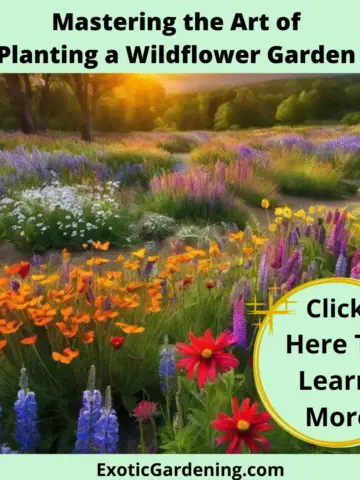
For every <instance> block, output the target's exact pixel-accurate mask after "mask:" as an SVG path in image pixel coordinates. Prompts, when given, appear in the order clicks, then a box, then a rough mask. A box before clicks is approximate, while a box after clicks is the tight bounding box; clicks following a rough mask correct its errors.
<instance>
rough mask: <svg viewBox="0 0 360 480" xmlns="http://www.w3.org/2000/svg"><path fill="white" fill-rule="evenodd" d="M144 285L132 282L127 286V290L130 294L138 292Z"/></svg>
mask: <svg viewBox="0 0 360 480" xmlns="http://www.w3.org/2000/svg"><path fill="white" fill-rule="evenodd" d="M143 285H144V283H143V282H132V283H129V284H128V285H126V287H125V289H126V291H127V292H128V293H132V292H135V290H138V289H139V288H141V287H142V286H143Z"/></svg>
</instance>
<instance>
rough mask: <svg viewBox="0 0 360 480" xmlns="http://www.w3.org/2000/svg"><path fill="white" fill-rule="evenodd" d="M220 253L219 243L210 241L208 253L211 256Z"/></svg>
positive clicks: (216, 255)
mask: <svg viewBox="0 0 360 480" xmlns="http://www.w3.org/2000/svg"><path fill="white" fill-rule="evenodd" d="M220 254H221V250H220V248H219V245H218V244H217V243H215V242H210V247H209V255H210V256H211V257H218V256H219V255H220Z"/></svg>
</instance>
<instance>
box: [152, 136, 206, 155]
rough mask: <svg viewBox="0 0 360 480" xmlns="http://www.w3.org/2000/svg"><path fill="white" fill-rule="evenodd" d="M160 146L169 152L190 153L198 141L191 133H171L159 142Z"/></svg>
mask: <svg viewBox="0 0 360 480" xmlns="http://www.w3.org/2000/svg"><path fill="white" fill-rule="evenodd" d="M158 145H159V147H160V148H162V149H163V150H165V151H166V152H169V153H190V152H191V150H192V149H193V148H194V147H196V146H197V145H198V141H196V140H195V139H194V138H192V137H191V136H190V135H171V136H169V137H167V138H166V139H164V140H161V141H160V142H159V144H158Z"/></svg>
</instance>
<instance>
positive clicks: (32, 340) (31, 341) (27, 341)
mask: <svg viewBox="0 0 360 480" xmlns="http://www.w3.org/2000/svg"><path fill="white" fill-rule="evenodd" d="M37 338H38V337H37V335H34V336H32V337H25V338H22V339H21V340H20V343H22V344H23V345H34V343H35V342H36V340H37Z"/></svg>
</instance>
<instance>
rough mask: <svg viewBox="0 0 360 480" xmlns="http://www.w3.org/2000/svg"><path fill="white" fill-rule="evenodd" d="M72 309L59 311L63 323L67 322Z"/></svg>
mask: <svg viewBox="0 0 360 480" xmlns="http://www.w3.org/2000/svg"><path fill="white" fill-rule="evenodd" d="M73 310H74V309H73V307H71V306H70V307H67V308H62V309H61V310H60V311H61V315H62V316H63V318H64V321H65V322H67V321H68V319H69V317H70V315H71V314H72V313H73Z"/></svg>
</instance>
